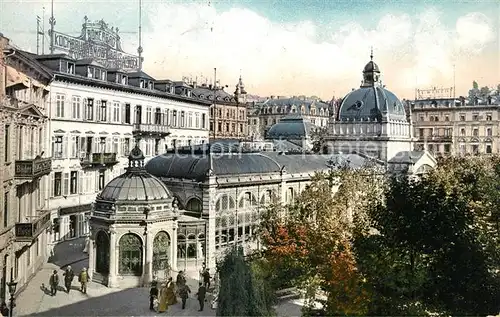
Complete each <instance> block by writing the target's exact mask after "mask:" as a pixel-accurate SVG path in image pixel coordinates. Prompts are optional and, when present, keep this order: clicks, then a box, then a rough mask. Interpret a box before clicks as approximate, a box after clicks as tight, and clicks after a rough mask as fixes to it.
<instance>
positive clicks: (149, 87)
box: [148, 81, 153, 90]
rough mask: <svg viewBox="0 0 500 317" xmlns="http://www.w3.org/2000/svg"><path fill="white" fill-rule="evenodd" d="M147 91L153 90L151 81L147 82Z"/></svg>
mask: <svg viewBox="0 0 500 317" xmlns="http://www.w3.org/2000/svg"><path fill="white" fill-rule="evenodd" d="M148 89H149V90H153V82H152V81H148Z"/></svg>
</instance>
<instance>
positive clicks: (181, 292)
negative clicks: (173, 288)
mask: <svg viewBox="0 0 500 317" xmlns="http://www.w3.org/2000/svg"><path fill="white" fill-rule="evenodd" d="M189 293H191V289H190V288H189V286H187V285H184V286H183V287H182V288H181V289H180V290H179V296H180V297H181V300H182V309H185V308H186V300H187V298H188V296H189Z"/></svg>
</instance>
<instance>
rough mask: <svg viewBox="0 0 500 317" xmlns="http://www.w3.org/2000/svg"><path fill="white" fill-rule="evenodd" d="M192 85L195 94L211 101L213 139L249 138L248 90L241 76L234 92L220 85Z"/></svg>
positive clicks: (211, 133) (201, 98)
mask: <svg viewBox="0 0 500 317" xmlns="http://www.w3.org/2000/svg"><path fill="white" fill-rule="evenodd" d="M192 87H193V96H195V97H197V98H199V99H200V100H206V101H207V102H210V103H211V106H210V139H211V140H220V139H233V140H239V139H246V138H247V133H248V127H247V105H246V102H247V100H246V96H247V92H246V90H245V85H244V84H243V80H242V78H241V77H240V78H239V80H238V83H237V84H236V89H235V91H234V94H230V93H228V92H226V91H225V90H224V87H221V86H218V85H217V86H212V85H208V86H207V85H205V84H203V85H201V86H199V85H197V84H196V83H193V85H192ZM214 96H215V98H214Z"/></svg>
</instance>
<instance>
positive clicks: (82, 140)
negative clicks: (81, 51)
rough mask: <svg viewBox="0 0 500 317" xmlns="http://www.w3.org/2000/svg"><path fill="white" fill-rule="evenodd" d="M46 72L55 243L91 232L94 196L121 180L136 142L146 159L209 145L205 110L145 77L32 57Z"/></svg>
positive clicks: (185, 94)
mask: <svg viewBox="0 0 500 317" xmlns="http://www.w3.org/2000/svg"><path fill="white" fill-rule="evenodd" d="M36 58H37V59H38V60H39V61H40V62H41V63H43V64H44V65H46V66H47V67H51V70H52V72H53V76H54V79H53V81H52V82H51V84H50V91H51V95H50V96H51V98H50V101H51V102H50V111H49V118H50V124H49V130H50V135H51V145H52V146H51V150H52V159H53V172H52V173H51V175H50V184H51V185H50V209H51V211H52V221H53V224H54V229H55V231H54V234H53V237H52V238H53V242H54V243H57V242H58V241H61V240H64V239H71V238H77V237H80V236H83V235H87V234H88V232H89V229H88V225H87V220H88V219H87V218H88V216H89V212H90V209H91V204H92V203H93V202H94V200H95V197H96V194H97V193H98V192H99V191H101V190H102V189H103V188H104V186H105V185H106V184H107V183H108V182H109V181H110V180H111V179H113V178H114V177H116V176H118V175H120V174H122V173H123V172H124V170H125V167H126V165H127V156H128V154H129V153H130V150H131V148H132V146H133V145H134V144H135V139H138V140H139V146H140V148H141V149H142V150H143V152H144V153H145V156H146V159H149V158H151V157H153V156H155V155H159V154H161V153H163V152H165V151H166V149H169V148H174V147H178V146H183V145H190V144H193V145H194V144H201V143H203V142H208V138H209V131H208V128H209V126H208V114H209V106H210V102H208V101H204V100H200V99H198V98H196V97H194V96H192V95H191V89H190V88H184V87H182V89H178V87H176V85H175V84H174V83H172V82H171V81H166V80H165V81H161V80H159V81H156V80H154V79H153V78H151V77H150V76H148V75H147V74H145V73H144V72H133V73H125V72H122V71H118V70H113V69H111V70H110V69H106V68H104V67H102V66H101V65H99V64H98V63H97V62H95V61H93V60H92V59H87V60H80V61H75V60H72V59H70V58H69V57H68V56H65V55H60V54H59V55H46V56H36Z"/></svg>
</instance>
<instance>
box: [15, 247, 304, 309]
mask: <svg viewBox="0 0 500 317" xmlns="http://www.w3.org/2000/svg"><path fill="white" fill-rule="evenodd" d="M82 241H83V240H82ZM82 241H78V240H73V241H68V242H64V243H63V244H60V245H58V249H57V252H56V255H55V256H54V257H53V258H52V259H51V262H52V263H47V264H45V265H44V267H43V269H42V270H40V271H39V272H38V273H37V274H36V275H35V277H34V278H33V279H32V280H31V282H30V283H29V284H28V286H27V288H26V289H25V290H24V291H23V292H22V293H21V294H19V295H18V297H17V299H16V303H17V307H16V308H15V309H14V315H15V316H155V315H163V316H215V310H214V309H211V307H210V300H211V298H210V297H209V298H208V300H209V302H207V303H205V309H204V311H202V312H199V311H198V309H199V306H198V301H197V300H196V298H195V296H194V294H195V293H196V290H197V288H198V280H197V279H198V273H197V272H193V273H189V272H188V274H187V277H188V285H189V286H190V288H191V290H192V293H191V294H190V297H189V299H188V301H187V305H186V309H185V310H183V309H182V308H181V304H180V303H177V304H175V305H173V306H171V307H169V309H168V311H167V312H166V313H164V314H157V313H155V312H151V311H150V310H149V288H130V289H116V288H108V287H105V286H103V285H100V284H96V283H89V285H88V289H87V294H83V293H81V292H80V290H79V283H77V279H76V278H75V283H73V288H72V290H71V291H70V292H69V294H68V293H66V292H64V291H63V289H62V284H63V283H61V289H60V291H58V292H57V295H56V296H50V294H49V290H48V289H47V287H48V285H47V284H48V280H49V276H50V274H51V272H52V271H53V270H54V269H57V270H59V271H60V270H61V269H62V268H64V267H65V266H67V264H70V265H71V267H72V268H73V270H74V271H75V272H79V271H80V270H81V268H82V267H88V258H86V255H85V254H84V253H83V252H81V251H82V250H83V244H82ZM60 272H61V273H60V277H62V271H60ZM174 276H175V273H174ZM277 312H278V315H279V316H300V306H299V305H298V303H297V302H294V301H286V302H283V303H281V304H280V305H279V306H278V307H277Z"/></svg>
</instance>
